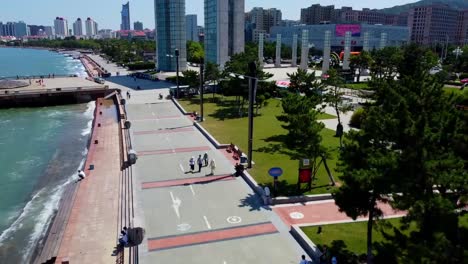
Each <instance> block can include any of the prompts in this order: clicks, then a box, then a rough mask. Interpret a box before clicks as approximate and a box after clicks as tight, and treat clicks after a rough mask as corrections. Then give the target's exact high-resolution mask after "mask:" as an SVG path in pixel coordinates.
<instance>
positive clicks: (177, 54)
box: [175, 49, 180, 99]
mask: <svg viewBox="0 0 468 264" xmlns="http://www.w3.org/2000/svg"><path fill="white" fill-rule="evenodd" d="M175 56H176V70H177V77H176V82H177V99H179V98H180V97H179V50H178V49H175Z"/></svg>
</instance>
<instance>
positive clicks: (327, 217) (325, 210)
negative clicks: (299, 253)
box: [273, 200, 405, 225]
mask: <svg viewBox="0 0 468 264" xmlns="http://www.w3.org/2000/svg"><path fill="white" fill-rule="evenodd" d="M379 208H380V209H381V210H382V211H383V213H384V217H397V216H404V215H405V214H404V212H401V211H395V210H394V209H393V208H392V207H391V206H390V205H389V204H388V203H387V204H384V203H380V204H379ZM273 211H274V212H275V213H277V214H278V215H279V216H280V217H281V219H282V220H283V221H284V223H286V224H287V225H297V224H301V225H317V224H327V223H337V222H351V221H353V220H352V219H351V218H350V217H348V216H347V215H346V214H345V213H342V212H340V211H339V210H338V206H336V205H335V201H334V200H325V201H318V202H309V203H306V204H293V205H278V206H274V207H273ZM361 218H365V219H366V218H367V217H365V216H363V217H361Z"/></svg>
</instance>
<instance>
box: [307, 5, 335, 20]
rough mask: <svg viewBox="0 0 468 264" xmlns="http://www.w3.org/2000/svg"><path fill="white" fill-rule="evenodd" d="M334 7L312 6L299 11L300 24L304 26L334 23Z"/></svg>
mask: <svg viewBox="0 0 468 264" xmlns="http://www.w3.org/2000/svg"><path fill="white" fill-rule="evenodd" d="M335 21H336V14H335V6H334V5H329V6H321V5H320V4H316V5H312V6H310V7H307V8H302V9H301V23H302V24H306V25H314V24H320V23H323V22H335Z"/></svg>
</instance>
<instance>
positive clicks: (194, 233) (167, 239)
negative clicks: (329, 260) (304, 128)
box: [127, 89, 303, 264]
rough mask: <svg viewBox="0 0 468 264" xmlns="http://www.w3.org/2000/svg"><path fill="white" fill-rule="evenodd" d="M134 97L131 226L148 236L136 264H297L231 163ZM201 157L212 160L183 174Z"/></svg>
mask: <svg viewBox="0 0 468 264" xmlns="http://www.w3.org/2000/svg"><path fill="white" fill-rule="evenodd" d="M159 92H163V93H167V89H166V90H157V91H138V92H136V91H133V92H132V97H131V99H130V100H129V101H128V105H127V112H128V116H129V120H130V121H131V122H132V128H131V131H132V142H133V147H134V148H135V150H136V151H137V152H138V155H139V159H138V161H137V163H136V165H135V168H134V171H135V172H134V174H133V175H134V176H136V179H135V182H136V184H135V185H136V187H135V189H136V190H135V198H136V205H135V207H136V219H135V225H136V226H143V227H144V228H145V230H146V236H145V240H144V242H143V244H142V245H141V246H140V249H139V252H140V254H139V255H140V262H141V263H180V264H185V263H203V264H205V263H221V264H228V263H265V264H266V263H297V260H298V256H300V255H301V254H303V251H302V249H301V248H300V247H299V246H298V244H297V243H295V241H294V240H293V239H292V237H291V236H290V235H289V233H288V231H289V229H288V227H287V226H286V225H284V224H283V223H282V222H281V220H280V218H279V217H277V216H276V214H274V213H273V212H272V211H271V209H269V208H268V207H264V206H263V205H262V202H261V200H260V198H259V197H258V196H256V195H255V193H254V192H253V191H252V189H250V188H249V186H248V185H247V184H246V183H245V182H244V181H243V179H242V178H240V177H239V178H236V177H233V176H232V173H233V172H234V168H233V166H232V164H231V162H230V161H229V160H228V159H227V158H226V157H225V156H224V155H223V154H222V153H221V152H220V151H219V150H217V149H215V148H214V147H213V146H212V145H211V143H210V142H209V141H208V140H207V139H206V138H205V137H204V136H202V134H201V133H200V132H199V131H198V130H196V129H195V128H194V126H193V122H192V121H191V120H190V119H189V118H187V117H186V116H184V115H182V114H181V113H180V111H179V110H178V109H177V108H176V107H175V105H174V104H173V103H172V102H171V101H168V100H158V99H156V98H157V97H156V96H155V95H156V93H159ZM205 152H206V153H207V154H208V156H209V157H210V159H211V158H214V159H215V160H216V169H215V171H214V173H213V175H211V172H210V169H209V168H208V167H203V168H202V169H201V171H200V172H198V169H196V170H195V171H194V172H193V173H192V172H190V171H189V166H188V160H189V158H190V157H192V156H194V157H195V158H196V157H198V155H203V154H204V153H205Z"/></svg>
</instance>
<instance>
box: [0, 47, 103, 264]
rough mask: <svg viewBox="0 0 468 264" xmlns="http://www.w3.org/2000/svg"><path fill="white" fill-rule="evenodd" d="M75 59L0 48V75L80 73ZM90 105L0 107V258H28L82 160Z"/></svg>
mask: <svg viewBox="0 0 468 264" xmlns="http://www.w3.org/2000/svg"><path fill="white" fill-rule="evenodd" d="M78 63H79V62H77V61H75V60H73V59H71V58H69V57H65V56H62V55H60V54H57V53H54V52H49V51H44V50H27V49H8V48H0V76H11V75H22V76H26V75H46V74H49V72H50V73H55V74H67V75H69V74H78V75H82V74H84V69H83V68H82V66H80V65H78ZM7 65H8V66H7ZM94 109H95V104H94V102H90V103H88V104H77V105H67V106H54V107H41V108H12V109H0V263H29V262H31V261H32V257H33V252H34V249H35V247H36V246H37V245H38V243H40V242H41V241H42V239H43V238H44V235H45V232H46V231H47V228H48V226H49V224H50V223H51V220H52V219H53V216H54V213H55V212H56V210H57V208H58V204H59V201H60V197H61V195H62V192H63V190H64V187H65V186H66V185H67V184H70V183H71V182H73V181H74V180H76V171H77V170H78V168H80V167H81V166H82V165H83V162H84V158H85V156H86V153H87V148H86V147H87V143H88V140H89V137H90V133H91V125H92V119H93V113H94Z"/></svg>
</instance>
